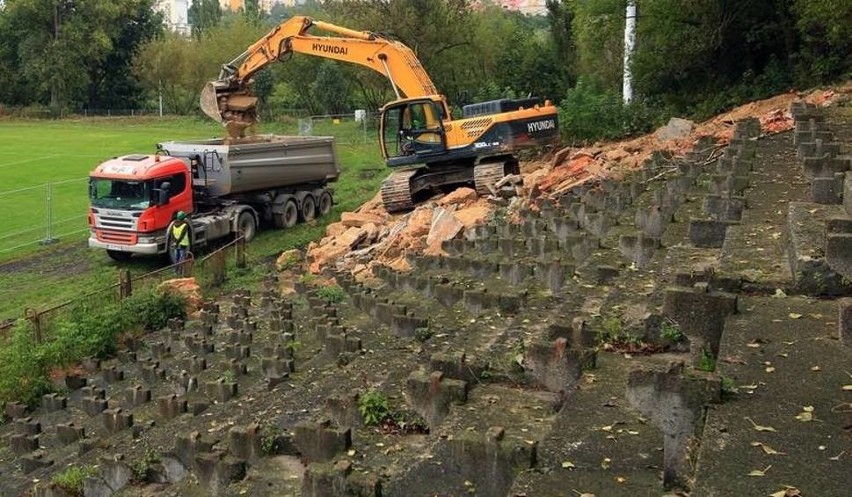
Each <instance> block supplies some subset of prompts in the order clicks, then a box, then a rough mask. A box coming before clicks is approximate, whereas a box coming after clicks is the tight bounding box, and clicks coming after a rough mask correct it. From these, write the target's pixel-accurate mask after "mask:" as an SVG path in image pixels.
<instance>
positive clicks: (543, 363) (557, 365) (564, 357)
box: [524, 338, 583, 397]
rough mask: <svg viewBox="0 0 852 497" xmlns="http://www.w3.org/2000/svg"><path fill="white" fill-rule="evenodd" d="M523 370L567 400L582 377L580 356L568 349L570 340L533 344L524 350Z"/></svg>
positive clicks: (560, 339)
mask: <svg viewBox="0 0 852 497" xmlns="http://www.w3.org/2000/svg"><path fill="white" fill-rule="evenodd" d="M524 370H525V371H527V372H528V373H529V374H530V375H531V376H532V377H533V378H534V379H535V380H536V381H537V382H538V383H539V384H540V385H541V386H543V387H544V388H546V389H547V390H548V391H550V392H556V393H560V394H562V396H563V397H568V396H570V395H571V393H573V391H574V389H575V388H576V386H577V383H578V382H579V380H580V377H581V376H582V374H583V371H582V359H581V355H580V354H579V353H578V352H577V351H575V350H573V349H572V348H570V347H569V342H568V339H566V338H557V339H556V340H555V341H553V342H540V341H536V342H531V343H528V344H527V345H526V347H525V348H524Z"/></svg>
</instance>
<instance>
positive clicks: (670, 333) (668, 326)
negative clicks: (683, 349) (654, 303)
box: [660, 320, 686, 343]
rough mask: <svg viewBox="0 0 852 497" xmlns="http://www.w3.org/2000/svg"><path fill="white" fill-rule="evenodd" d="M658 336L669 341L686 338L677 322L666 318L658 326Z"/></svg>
mask: <svg viewBox="0 0 852 497" xmlns="http://www.w3.org/2000/svg"><path fill="white" fill-rule="evenodd" d="M660 337H662V338H663V339H665V340H667V341H669V342H671V343H680V342H682V341H684V340H685V339H686V337H685V336H684V335H683V332H682V331H680V327H679V326H678V325H677V323H674V322H672V321H668V320H667V321H664V322H663V324H662V325H661V326H660Z"/></svg>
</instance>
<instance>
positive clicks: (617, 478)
mask: <svg viewBox="0 0 852 497" xmlns="http://www.w3.org/2000/svg"><path fill="white" fill-rule="evenodd" d="M615 481H617V482H618V483H624V482H626V481H627V478H625V477H623V476H616V477H615Z"/></svg>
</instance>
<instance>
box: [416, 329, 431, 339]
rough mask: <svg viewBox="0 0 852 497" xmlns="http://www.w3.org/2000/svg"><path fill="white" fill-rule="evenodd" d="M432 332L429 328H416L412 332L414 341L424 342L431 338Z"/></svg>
mask: <svg viewBox="0 0 852 497" xmlns="http://www.w3.org/2000/svg"><path fill="white" fill-rule="evenodd" d="M432 335H433V333H432V330H430V329H429V328H417V329H416V330H414V339H415V340H417V341H418V342H425V341H427V340H429V339H430V338H432Z"/></svg>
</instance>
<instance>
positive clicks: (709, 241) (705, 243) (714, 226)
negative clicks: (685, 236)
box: [689, 219, 739, 248]
mask: <svg viewBox="0 0 852 497" xmlns="http://www.w3.org/2000/svg"><path fill="white" fill-rule="evenodd" d="M738 224H739V223H737V222H734V221H720V220H715V219H692V220H690V221H689V241H691V242H692V244H693V245H695V246H696V247H703V248H722V244H723V243H724V242H725V233H726V232H727V230H728V227H729V226H734V225H738Z"/></svg>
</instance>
